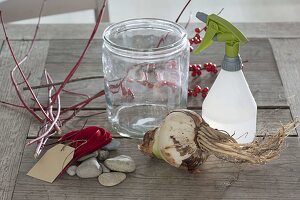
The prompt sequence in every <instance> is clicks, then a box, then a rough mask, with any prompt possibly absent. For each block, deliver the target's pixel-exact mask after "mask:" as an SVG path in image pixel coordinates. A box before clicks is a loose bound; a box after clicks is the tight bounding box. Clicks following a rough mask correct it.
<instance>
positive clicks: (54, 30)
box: [0, 22, 300, 40]
mask: <svg viewBox="0 0 300 200" xmlns="http://www.w3.org/2000/svg"><path fill="white" fill-rule="evenodd" d="M108 25H109V23H102V24H101V25H100V27H99V30H98V32H97V34H96V35H95V39H101V38H102V33H103V30H104V29H105V28H106V27H107V26H108ZM181 25H183V26H184V25H185V23H184V24H181ZM235 25H236V26H237V27H238V28H239V29H240V30H241V31H242V32H243V33H244V34H245V35H246V36H247V37H248V38H296V37H300V28H299V27H300V23H299V22H284V23H283V22H275V23H235ZM197 26H200V27H203V26H204V25H203V23H191V24H190V25H189V27H188V33H189V35H191V36H193V35H194V28H195V27H197ZM93 27H94V25H93V24H76V25H72V24H41V25H40V30H39V34H38V36H37V39H43V40H51V39H88V38H89V37H90V34H91V32H92V29H93ZM7 29H8V33H9V35H10V38H11V39H14V40H20V39H21V40H23V39H26V40H30V39H32V35H33V32H34V29H35V25H32V24H31V25H30V24H24V25H15V24H8V25H7ZM4 38H5V37H4V36H3V33H2V32H0V39H4Z"/></svg>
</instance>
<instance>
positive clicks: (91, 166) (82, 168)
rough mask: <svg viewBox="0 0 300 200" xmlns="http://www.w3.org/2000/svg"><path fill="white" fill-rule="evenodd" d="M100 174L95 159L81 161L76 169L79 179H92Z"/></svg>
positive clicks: (100, 170) (99, 168)
mask: <svg viewBox="0 0 300 200" xmlns="http://www.w3.org/2000/svg"><path fill="white" fill-rule="evenodd" d="M101 173H102V168H101V166H100V164H99V163H98V161H97V159H96V158H89V159H87V160H85V161H83V162H82V163H81V164H80V165H79V166H78V167H77V169H76V174H77V176H79V177H80V178H94V177H97V176H99V175H100V174H101Z"/></svg>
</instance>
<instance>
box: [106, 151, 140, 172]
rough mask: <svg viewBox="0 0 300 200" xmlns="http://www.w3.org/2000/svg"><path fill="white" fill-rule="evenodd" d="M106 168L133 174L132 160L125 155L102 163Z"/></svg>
mask: <svg viewBox="0 0 300 200" xmlns="http://www.w3.org/2000/svg"><path fill="white" fill-rule="evenodd" d="M104 164H105V166H106V167H108V168H109V169H110V170H112V171H118V172H133V171H134V170H135V163H134V160H133V159H132V158H131V157H129V156H125V155H121V156H117V157H114V158H109V159H106V160H105V161H104Z"/></svg>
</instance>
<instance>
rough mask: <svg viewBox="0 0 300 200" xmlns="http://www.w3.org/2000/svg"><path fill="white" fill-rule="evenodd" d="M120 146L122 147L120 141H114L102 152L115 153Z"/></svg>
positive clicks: (103, 148)
mask: <svg viewBox="0 0 300 200" xmlns="http://www.w3.org/2000/svg"><path fill="white" fill-rule="evenodd" d="M120 145H121V142H120V141H118V140H115V139H112V141H111V142H110V143H108V144H107V145H105V146H104V147H102V150H107V151H114V150H117V149H118V148H119V146H120Z"/></svg>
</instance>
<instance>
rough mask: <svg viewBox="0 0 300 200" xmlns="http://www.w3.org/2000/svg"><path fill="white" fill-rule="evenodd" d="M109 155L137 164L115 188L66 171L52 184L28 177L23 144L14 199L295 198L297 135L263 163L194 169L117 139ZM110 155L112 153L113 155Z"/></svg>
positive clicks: (212, 163) (299, 175) (28, 153)
mask: <svg viewBox="0 0 300 200" xmlns="http://www.w3.org/2000/svg"><path fill="white" fill-rule="evenodd" d="M120 141H121V148H120V149H119V150H118V151H117V152H115V153H114V154H113V155H117V154H125V155H130V156H132V157H133V159H134V160H135V162H136V164H137V169H136V171H135V172H133V173H129V174H127V179H126V180H125V181H124V182H123V183H121V184H120V185H117V186H115V187H108V188H104V187H103V186H101V185H100V184H99V183H98V181H97V178H93V179H79V178H78V177H70V176H67V175H64V176H63V177H62V178H60V179H58V180H56V181H55V182H54V183H52V184H49V183H45V182H42V181H39V180H36V179H33V178H31V177H28V176H26V173H27V172H28V170H29V169H30V168H31V167H32V166H33V165H34V163H35V162H36V160H34V159H33V158H32V155H33V151H34V148H33V147H28V148H26V149H25V152H24V155H23V159H22V163H21V167H20V171H19V174H18V178H17V182H16V187H15V191H14V195H13V199H15V200H18V199H30V200H35V199H37V200H42V199H55V200H60V199H72V200H76V199H178V200H179V199H180V200H181V199H199V197H200V198H201V199H295V200H296V199H299V196H300V190H298V187H299V179H300V163H299V159H300V154H299V151H300V149H299V144H298V141H297V139H296V138H289V139H288V141H287V146H286V149H285V150H284V151H283V153H282V155H281V157H280V158H279V159H278V160H276V161H272V162H271V163H269V164H266V165H264V166H243V167H242V168H241V170H240V169H239V168H238V167H237V166H234V165H233V164H229V163H225V162H222V161H220V160H217V159H215V158H214V157H211V158H210V159H209V160H208V161H207V162H206V163H205V164H204V165H203V166H202V167H201V168H200V170H201V172H200V173H198V174H191V173H188V172H186V171H184V170H179V169H176V168H173V167H171V166H169V165H168V164H166V163H164V162H163V161H160V160H157V159H153V158H149V157H146V156H144V155H143V154H142V153H141V152H139V150H138V149H137V144H138V143H140V141H138V140H130V139H121V140H120ZM113 155H111V156H113Z"/></svg>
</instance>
